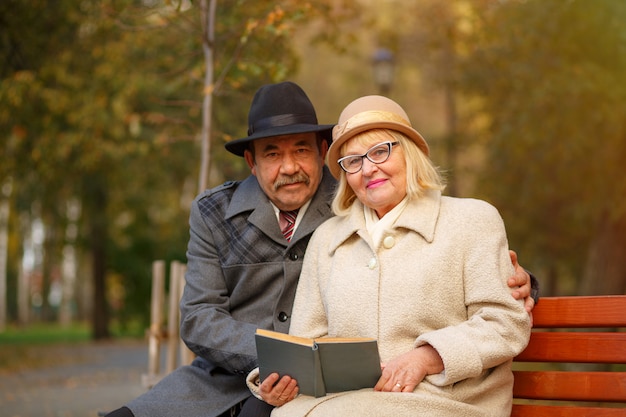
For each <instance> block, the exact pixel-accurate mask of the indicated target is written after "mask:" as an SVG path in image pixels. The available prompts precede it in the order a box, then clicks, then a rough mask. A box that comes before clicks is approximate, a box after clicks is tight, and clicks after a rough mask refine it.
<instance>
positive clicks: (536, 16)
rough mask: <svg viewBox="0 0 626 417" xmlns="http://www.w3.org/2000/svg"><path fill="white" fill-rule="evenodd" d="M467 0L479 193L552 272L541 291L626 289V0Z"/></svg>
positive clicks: (515, 242)
mask: <svg viewBox="0 0 626 417" xmlns="http://www.w3.org/2000/svg"><path fill="white" fill-rule="evenodd" d="M471 3H473V5H474V6H475V7H477V11H478V12H477V13H474V16H475V17H476V20H475V21H474V22H473V24H474V29H475V30H474V31H473V32H472V33H471V35H472V36H471V39H468V42H467V43H466V45H468V46H469V48H468V49H469V50H468V54H467V56H466V59H465V61H464V65H463V74H464V75H465V78H464V79H463V84H462V85H463V87H464V88H465V91H466V92H469V93H470V94H472V95H473V97H474V99H475V100H476V102H477V103H478V104H479V105H478V106H477V107H476V108H477V109H479V110H480V111H477V112H476V113H475V117H474V126H479V127H481V128H480V129H478V130H477V131H476V133H477V134H480V135H481V136H482V138H483V140H484V144H485V147H486V152H487V153H488V156H487V159H486V162H487V163H486V166H485V170H484V175H483V177H482V181H481V182H480V188H481V190H482V192H483V193H484V195H487V196H490V197H492V198H493V200H494V202H495V204H496V206H498V207H499V208H500V210H501V212H502V213H503V216H504V218H505V220H506V223H507V228H508V230H509V235H510V240H511V241H512V246H514V247H517V248H519V250H520V251H522V252H524V255H523V258H524V259H529V260H530V259H533V260H534V261H535V262H537V265H542V266H544V267H545V269H546V271H548V276H547V277H546V278H547V279H546V282H544V284H546V285H545V287H544V288H546V289H547V291H545V293H546V294H549V293H562V292H572V293H574V292H577V293H581V294H590V293H596V294H606V293H624V292H625V291H626V258H624V256H623V254H624V253H625V252H626V203H625V200H624V196H625V195H626V177H625V176H624V175H623V168H622V167H623V166H624V164H626V122H625V121H626V42H625V39H626V26H625V25H624V22H625V21H626V3H624V2H622V1H619V0H597V1H594V2H588V1H584V0H571V1H567V2H563V1H560V0H542V1H537V0H528V1H513V0H510V1H504V2H503V1H499V2H496V1H475V2H471ZM583 271H584V272H583ZM563 277H570V278H573V280H572V282H571V283H570V284H569V287H567V285H568V284H567V283H565V282H564V280H563V279H562V278H563ZM557 278H559V280H558V281H557ZM557 284H558V285H557Z"/></svg>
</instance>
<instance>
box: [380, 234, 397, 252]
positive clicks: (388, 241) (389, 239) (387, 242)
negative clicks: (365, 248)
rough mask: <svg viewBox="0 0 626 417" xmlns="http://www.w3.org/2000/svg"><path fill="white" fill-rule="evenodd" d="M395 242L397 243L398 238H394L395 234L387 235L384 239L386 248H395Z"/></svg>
mask: <svg viewBox="0 0 626 417" xmlns="http://www.w3.org/2000/svg"><path fill="white" fill-rule="evenodd" d="M395 244H396V240H395V239H394V238H393V236H387V237H386V238H385V239H384V240H383V246H384V247H385V249H391V248H393V245H395Z"/></svg>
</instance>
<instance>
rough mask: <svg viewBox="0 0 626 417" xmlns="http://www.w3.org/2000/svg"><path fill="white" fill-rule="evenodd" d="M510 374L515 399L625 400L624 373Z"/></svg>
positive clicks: (525, 372) (551, 372) (540, 372)
mask: <svg viewBox="0 0 626 417" xmlns="http://www.w3.org/2000/svg"><path fill="white" fill-rule="evenodd" d="M513 374H514V376H515V378H514V383H513V396H514V397H515V398H525V399H534V400H561V401H600V402H626V372H562V371H514V372H513ZM533 415H534V414H533Z"/></svg>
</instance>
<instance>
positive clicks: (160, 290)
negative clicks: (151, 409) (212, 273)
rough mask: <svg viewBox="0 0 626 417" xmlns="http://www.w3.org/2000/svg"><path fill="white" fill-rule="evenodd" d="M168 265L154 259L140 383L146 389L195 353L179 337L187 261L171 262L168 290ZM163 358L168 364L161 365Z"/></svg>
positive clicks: (187, 360) (188, 361)
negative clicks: (145, 362)
mask: <svg viewBox="0 0 626 417" xmlns="http://www.w3.org/2000/svg"><path fill="white" fill-rule="evenodd" d="M165 269H166V268H165V261H162V260H158V261H154V262H153V263H152V295H151V299H150V328H149V329H148V330H147V332H146V333H147V337H148V372H147V373H146V374H143V375H142V376H141V384H142V385H143V386H144V387H145V388H147V389H150V388H152V387H153V386H154V385H155V384H156V383H157V382H159V381H160V380H161V379H162V378H163V377H164V376H165V375H167V374H169V373H170V372H172V371H173V370H174V369H176V368H177V367H179V366H181V365H188V364H190V363H191V361H192V360H193V358H194V357H195V356H194V354H193V352H191V351H190V350H189V349H188V348H187V346H186V345H185V343H184V342H183V341H182V340H181V339H180V308H179V302H180V297H181V296H182V294H183V288H184V286H185V271H186V265H185V264H183V263H181V262H178V261H173V262H172V263H171V264H170V276H169V278H170V280H169V290H168V291H166V288H165ZM166 293H167V301H166ZM163 348H164V349H163ZM163 350H164V351H165V358H164V359H163V358H162V351H163ZM163 362H164V365H165V366H162V365H163ZM161 369H163V371H162V370H161Z"/></svg>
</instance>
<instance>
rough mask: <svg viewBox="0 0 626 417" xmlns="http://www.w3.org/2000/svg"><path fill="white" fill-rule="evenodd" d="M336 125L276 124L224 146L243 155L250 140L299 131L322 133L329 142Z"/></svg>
mask: <svg viewBox="0 0 626 417" xmlns="http://www.w3.org/2000/svg"><path fill="white" fill-rule="evenodd" d="M334 126H335V125H311V124H292V125H287V126H275V127H272V128H271V129H265V130H261V131H258V132H254V133H253V134H252V135H250V136H247V137H245V138H241V139H235V140H232V141H230V142H228V143H226V144H225V145H224V146H225V147H226V150H227V151H229V152H231V153H234V154H235V155H238V156H243V154H244V152H245V150H246V149H248V145H249V143H250V142H252V141H253V140H256V139H263V138H270V137H274V136H285V135H295V134H298V133H321V134H322V136H323V137H324V139H326V140H327V141H328V144H329V145H330V143H331V142H332V130H333V127H334Z"/></svg>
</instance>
